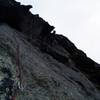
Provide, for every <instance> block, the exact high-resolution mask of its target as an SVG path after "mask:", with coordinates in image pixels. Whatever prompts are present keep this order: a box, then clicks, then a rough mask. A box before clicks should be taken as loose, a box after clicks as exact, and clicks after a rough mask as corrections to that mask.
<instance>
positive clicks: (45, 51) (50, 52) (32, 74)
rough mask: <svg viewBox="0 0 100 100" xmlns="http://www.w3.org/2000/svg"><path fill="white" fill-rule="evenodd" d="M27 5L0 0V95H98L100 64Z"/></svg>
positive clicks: (62, 98) (20, 98)
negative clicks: (57, 31)
mask: <svg viewBox="0 0 100 100" xmlns="http://www.w3.org/2000/svg"><path fill="white" fill-rule="evenodd" d="M30 8H31V6H30V5H28V6H24V5H21V4H20V3H18V2H16V1H14V0H0V100H100V91H99V89H100V80H99V78H100V65H99V64H97V63H95V62H94V61H93V60H91V59H90V58H88V57H87V55H86V54H85V53H84V52H82V51H81V50H79V49H77V48H76V47H75V45H74V44H73V43H72V42H70V40H68V39H67V38H66V37H64V36H62V35H57V34H56V33H55V31H54V27H53V26H50V25H49V24H48V23H47V22H45V21H44V20H43V19H42V18H40V17H39V16H38V15H33V14H32V13H31V12H30V11H29V9H30Z"/></svg>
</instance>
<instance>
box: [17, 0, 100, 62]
mask: <svg viewBox="0 0 100 100" xmlns="http://www.w3.org/2000/svg"><path fill="white" fill-rule="evenodd" d="M17 1H21V2H22V3H23V4H31V5H33V9H31V11H32V13H34V14H39V15H40V16H41V17H42V18H44V19H45V20H46V21H48V22H49V23H50V24H51V25H54V26H55V27H56V28H55V30H56V31H57V33H58V34H63V35H65V36H67V37H68V38H69V39H70V40H71V41H72V42H73V43H75V45H76V46H77V47H78V48H79V49H81V50H83V51H84V52H85V53H86V54H87V55H88V56H89V57H91V58H92V59H93V60H95V61H96V62H99V63H100V45H99V43H100V0H17Z"/></svg>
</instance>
